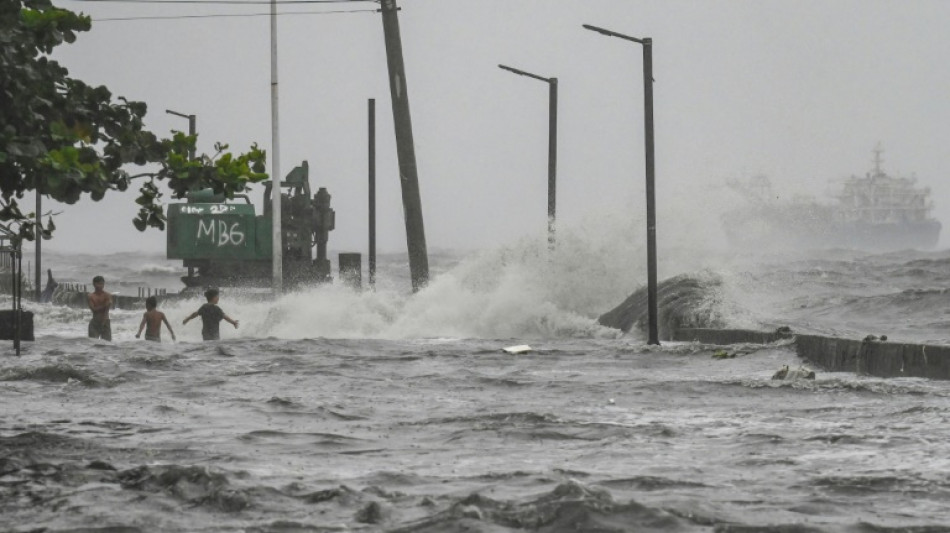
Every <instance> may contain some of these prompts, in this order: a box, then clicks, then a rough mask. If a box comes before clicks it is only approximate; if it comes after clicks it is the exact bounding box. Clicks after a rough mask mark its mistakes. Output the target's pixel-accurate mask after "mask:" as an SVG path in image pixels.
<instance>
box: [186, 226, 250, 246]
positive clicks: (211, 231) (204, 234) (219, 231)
mask: <svg viewBox="0 0 950 533" xmlns="http://www.w3.org/2000/svg"><path fill="white" fill-rule="evenodd" d="M245 239H246V237H245V234H244V228H243V227H242V225H241V222H240V221H238V222H231V223H228V222H227V221H225V220H221V219H212V220H199V221H198V238H197V241H198V244H210V245H214V246H217V247H219V248H220V247H222V246H242V245H244V241H245Z"/></svg>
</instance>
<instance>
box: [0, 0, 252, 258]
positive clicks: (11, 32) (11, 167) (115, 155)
mask: <svg viewBox="0 0 950 533" xmlns="http://www.w3.org/2000/svg"><path fill="white" fill-rule="evenodd" d="M90 27H91V21H90V18H89V17H88V16H85V15H82V14H76V13H73V12H71V11H69V10H66V9H60V8H57V7H55V6H53V5H52V3H51V2H50V0H0V73H2V75H0V225H3V226H5V227H6V228H7V229H9V230H11V231H12V232H13V233H15V234H16V235H17V236H18V238H20V239H26V240H33V239H34V238H36V237H37V233H39V234H40V235H42V236H43V237H47V238H48V237H49V235H50V234H51V232H52V231H53V229H54V226H53V222H52V218H51V217H50V219H49V221H48V222H47V223H46V224H43V225H42V226H40V227H36V226H35V223H34V219H33V217H34V215H35V214H34V213H23V212H22V211H21V210H20V207H19V204H18V203H17V200H18V199H22V198H23V195H24V193H26V192H27V191H39V192H40V193H42V194H44V195H48V196H49V197H50V198H53V199H54V200H57V201H59V202H64V203H67V204H73V203H76V202H77V201H79V200H80V199H81V198H82V197H83V195H88V196H89V197H90V198H92V199H93V200H101V199H102V198H103V196H104V195H105V194H106V192H108V191H110V190H118V191H125V190H127V189H128V188H129V187H130V186H131V185H132V184H133V183H136V182H137V181H139V180H140V181H141V183H139V184H138V185H139V196H138V198H137V199H136V203H137V204H138V205H139V213H138V216H137V217H136V218H135V220H134V221H133V223H134V225H135V227H136V228H138V229H139V230H140V231H144V230H145V229H146V228H148V227H156V228H159V229H164V227H165V217H164V214H163V211H162V203H161V199H162V197H163V193H162V192H161V189H160V187H159V185H160V183H161V182H165V183H167V185H168V186H169V187H170V189H171V191H172V195H173V196H174V197H175V198H183V197H184V196H185V195H186V194H187V193H188V191H191V190H195V189H202V188H211V189H213V190H214V192H216V193H223V194H224V195H225V196H226V197H228V198H231V197H233V195H234V194H235V193H238V192H241V191H243V190H244V189H245V188H246V187H247V185H249V184H250V183H253V182H257V181H262V180H264V179H267V175H266V174H265V173H264V161H265V153H264V151H263V150H260V149H259V148H258V147H257V145H253V146H252V147H251V148H250V150H249V151H248V152H247V153H244V154H239V155H234V154H231V153H227V152H226V150H227V149H228V146H227V145H223V144H216V145H215V150H216V153H215V154H214V155H213V156H207V155H203V156H201V157H198V158H196V159H194V160H191V159H189V153H191V152H192V151H193V149H194V147H195V141H196V139H195V136H189V135H185V134H182V133H179V132H175V133H174V134H173V136H172V137H171V138H165V139H162V138H158V137H157V136H156V135H155V134H153V133H152V132H150V131H148V130H146V129H145V128H144V127H143V118H144V117H145V114H146V111H147V108H146V105H145V104H144V103H142V102H134V101H130V100H127V99H125V98H122V97H119V98H117V99H114V98H113V95H112V93H111V92H110V91H109V90H108V89H107V88H106V87H103V86H99V87H93V86H90V85H87V84H86V83H84V82H82V81H80V80H76V79H73V78H70V77H69V73H68V71H67V70H66V68H64V67H63V66H62V65H60V64H59V63H58V62H56V61H54V60H52V59H51V58H50V54H51V53H52V52H53V49H54V48H55V47H57V46H59V45H62V44H64V43H72V42H74V41H75V40H76V36H77V34H78V33H79V32H84V31H89V29H90ZM130 165H135V166H137V167H141V168H139V169H138V170H139V172H138V173H136V174H130V173H129V172H128V171H127V170H126V169H127V168H129V166H130Z"/></svg>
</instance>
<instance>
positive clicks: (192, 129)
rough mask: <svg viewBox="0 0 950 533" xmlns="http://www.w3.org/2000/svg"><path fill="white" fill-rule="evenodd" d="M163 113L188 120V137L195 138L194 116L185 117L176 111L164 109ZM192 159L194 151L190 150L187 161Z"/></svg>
mask: <svg viewBox="0 0 950 533" xmlns="http://www.w3.org/2000/svg"><path fill="white" fill-rule="evenodd" d="M165 112H166V113H168V114H169V115H175V116H176V117H182V118H187V119H188V135H189V136H191V137H194V136H195V116H194V115H186V114H184V113H179V112H178V111H172V110H171V109H166V110H165ZM194 158H195V149H194V148H192V149H191V151H189V152H188V159H190V160H193V159H194Z"/></svg>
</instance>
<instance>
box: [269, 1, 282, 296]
mask: <svg viewBox="0 0 950 533" xmlns="http://www.w3.org/2000/svg"><path fill="white" fill-rule="evenodd" d="M270 113H271V142H272V147H271V152H272V153H271V163H270V168H271V175H270V179H271V183H272V186H271V205H272V207H271V226H272V228H273V230H274V231H273V233H272V237H271V240H272V241H273V247H272V250H273V267H274V268H273V280H272V282H271V288H272V290H273V292H274V295H280V293H282V292H283V289H284V287H283V282H284V281H283V280H284V258H283V251H284V245H283V239H282V234H281V227H280V222H281V220H280V199H281V194H280V135H279V133H278V132H279V131H280V128H279V124H280V121H279V120H278V119H279V113H278V105H277V0H271V2H270Z"/></svg>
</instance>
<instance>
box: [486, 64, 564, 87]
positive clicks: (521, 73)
mask: <svg viewBox="0 0 950 533" xmlns="http://www.w3.org/2000/svg"><path fill="white" fill-rule="evenodd" d="M498 68H500V69H502V70H507V71H508V72H514V73H515V74H519V75H521V76H527V77H529V78H534V79H536V80H541V81H543V82H545V83H557V81H556V80H557V78H545V77H544V76H538V75H537V74H532V73H530V72H525V71H523V70H519V69H516V68H514V67H509V66H507V65H498Z"/></svg>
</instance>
